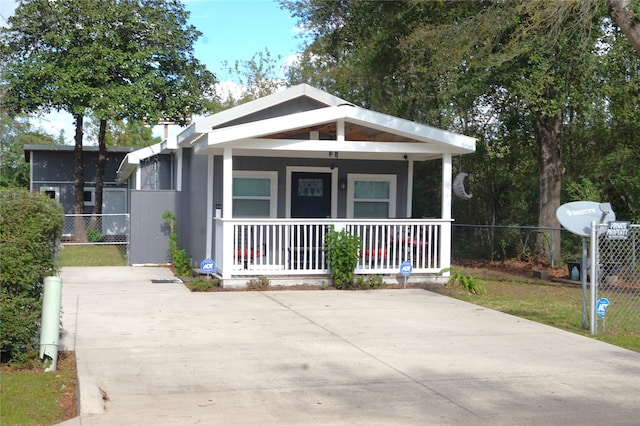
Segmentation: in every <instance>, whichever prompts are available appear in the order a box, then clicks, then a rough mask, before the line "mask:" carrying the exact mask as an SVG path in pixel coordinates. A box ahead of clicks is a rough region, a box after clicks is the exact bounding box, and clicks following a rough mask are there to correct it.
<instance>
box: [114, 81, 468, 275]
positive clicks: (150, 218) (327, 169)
mask: <svg viewBox="0 0 640 426" xmlns="http://www.w3.org/2000/svg"><path fill="white" fill-rule="evenodd" d="M474 150H475V139H473V138H470V137H467V136H463V135H459V134H455V133H451V132H447V131H444V130H439V129H436V128H433V127H429V126H426V125H422V124H418V123H415V122H411V121H407V120H404V119H401V118H398V117H392V116H389V115H385V114H381V113H377V112H374V111H370V110H367V109H364V108H360V107H357V106H355V105H353V104H351V103H349V102H348V101H346V100H343V99H340V98H338V97H335V96H332V95H330V94H328V93H326V92H323V91H321V90H318V89H315V88H313V87H311V86H308V85H305V84H302V85H299V86H295V87H292V88H289V89H287V90H284V91H281V92H278V93H275V94H273V95H270V96H267V97H264V98H261V99H258V100H255V101H253V102H249V103H247V104H243V105H240V106H237V107H234V108H231V109H229V110H226V111H223V112H220V113H217V114H214V115H211V116H208V117H206V118H204V119H202V120H200V121H198V122H195V123H193V124H191V125H190V126H189V127H187V128H186V129H185V130H183V131H182V132H181V133H180V134H178V135H177V136H176V137H175V138H170V139H169V140H165V141H163V142H162V143H161V144H158V145H155V146H152V147H148V148H143V149H141V150H138V151H134V152H131V153H129V154H127V155H126V156H125V158H124V160H123V161H122V163H121V164H120V166H119V169H118V180H119V181H120V182H122V183H125V182H126V183H127V186H128V188H129V197H130V200H129V206H130V211H131V223H132V230H131V262H132V263H133V264H146V263H162V262H166V260H167V257H166V256H167V252H166V249H167V245H166V229H165V227H163V226H162V221H161V220H160V216H161V214H162V212H163V211H164V210H171V211H173V212H175V213H176V216H177V218H178V235H179V240H180V245H181V246H182V247H183V248H185V249H186V250H187V251H188V252H189V254H190V255H191V257H192V259H193V262H194V266H197V265H199V264H200V261H201V260H203V259H205V258H209V259H213V260H214V261H215V264H216V268H215V269H216V275H218V276H219V277H221V278H222V279H223V282H224V284H225V285H234V283H240V282H241V283H246V281H247V277H248V276H258V275H267V276H269V277H270V278H271V279H272V283H274V282H275V283H277V282H278V280H282V281H283V282H284V280H285V277H288V278H294V279H295V280H297V282H301V281H303V280H307V279H311V277H312V276H313V277H316V278H318V277H322V276H325V277H326V275H327V274H328V269H327V266H326V263H325V261H324V254H323V251H322V242H323V236H324V233H325V232H326V231H327V229H329V227H330V226H333V227H334V228H335V229H341V228H346V229H347V230H348V231H349V232H351V233H353V234H357V235H359V236H360V237H361V239H362V250H361V257H360V262H359V264H358V267H357V269H356V273H357V274H381V275H383V276H386V277H387V279H394V280H395V279H397V276H398V275H399V269H400V265H401V264H402V263H403V262H405V261H407V262H410V263H411V264H412V267H413V274H414V275H412V277H415V276H416V275H419V276H421V278H422V279H424V277H425V276H431V277H433V276H434V275H435V274H436V273H437V272H438V271H440V270H441V269H442V268H446V267H448V266H449V265H450V253H451V222H452V217H451V190H452V188H451V186H452V156H454V155H460V154H467V153H471V152H473V151H474ZM416 161H439V162H441V163H442V194H443V195H442V205H441V217H439V218H436V219H412V218H411V206H412V186H413V185H412V183H413V169H414V164H415V162H416ZM305 276H306V277H305Z"/></svg>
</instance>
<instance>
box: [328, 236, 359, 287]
mask: <svg viewBox="0 0 640 426" xmlns="http://www.w3.org/2000/svg"><path fill="white" fill-rule="evenodd" d="M360 246H361V241H360V237H358V236H357V235H351V234H350V233H349V232H348V231H347V230H346V229H342V230H341V231H339V232H338V231H335V230H334V229H333V227H332V228H331V229H330V230H329V231H328V232H327V233H326V234H325V235H324V246H323V248H322V249H323V251H324V253H325V258H326V260H327V265H328V266H329V275H330V276H331V279H332V280H333V285H335V286H336V288H338V289H342V290H347V289H351V288H353V273H354V271H355V269H356V266H358V259H359V252H360Z"/></svg>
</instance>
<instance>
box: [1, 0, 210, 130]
mask: <svg viewBox="0 0 640 426" xmlns="http://www.w3.org/2000/svg"><path fill="white" fill-rule="evenodd" d="M187 18H188V12H187V11H186V10H185V9H184V6H183V5H182V4H181V3H180V2H179V1H177V0H135V1H124V0H57V1H55V2H52V1H49V0H26V1H23V2H21V3H20V6H19V7H18V8H17V9H16V11H15V14H14V15H13V16H11V17H10V18H9V20H8V22H9V26H8V27H6V28H2V29H0V41H1V42H2V47H1V49H2V50H1V53H2V60H3V62H4V64H6V67H5V69H4V72H3V73H2V85H3V86H4V87H3V89H4V90H5V92H6V98H5V107H6V108H8V109H10V110H12V111H20V112H26V113H30V112H33V111H38V110H41V111H50V110H65V111H68V112H69V113H71V114H73V115H74V116H78V115H89V114H93V115H94V116H95V117H97V118H99V119H123V118H132V119H137V120H146V121H147V122H149V123H154V122H157V121H158V120H160V119H168V120H171V121H175V122H179V123H186V122H187V121H188V120H189V117H190V116H191V114H193V113H198V112H201V111H205V110H206V109H207V108H208V107H209V101H208V100H207V99H208V98H210V97H211V96H212V94H213V84H214V83H215V78H214V76H213V74H211V73H210V72H209V71H207V70H206V68H205V67H204V65H202V64H201V63H200V62H199V61H198V60H197V59H196V58H195V57H194V56H193V44H194V42H195V41H196V40H197V38H198V37H199V36H200V33H199V32H198V31H197V30H196V29H195V28H194V27H193V26H191V25H187Z"/></svg>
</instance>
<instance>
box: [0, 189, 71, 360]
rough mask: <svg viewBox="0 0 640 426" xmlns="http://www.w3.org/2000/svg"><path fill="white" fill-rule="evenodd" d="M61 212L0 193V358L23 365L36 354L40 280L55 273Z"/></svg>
mask: <svg viewBox="0 0 640 426" xmlns="http://www.w3.org/2000/svg"><path fill="white" fill-rule="evenodd" d="M62 225H63V211H62V207H61V206H60V205H59V204H58V203H57V202H56V201H54V200H52V199H50V198H48V197H46V196H44V195H43V194H40V193H31V192H28V191H25V190H21V189H0V286H1V287H0V306H2V309H0V353H1V358H2V361H3V362H6V361H16V362H23V361H26V360H27V359H28V358H29V357H30V356H31V355H32V354H33V352H34V351H35V349H36V348H37V346H36V345H37V338H38V333H39V326H40V321H39V320H40V314H41V309H42V289H43V285H44V277H46V276H50V275H54V274H55V273H56V272H57V265H56V250H57V245H58V242H59V241H60V236H61V234H62Z"/></svg>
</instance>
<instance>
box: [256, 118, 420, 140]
mask: <svg viewBox="0 0 640 426" xmlns="http://www.w3.org/2000/svg"><path fill="white" fill-rule="evenodd" d="M311 132H318V133H319V136H320V139H328V140H336V137H337V135H338V125H337V123H335V122H333V123H324V124H319V125H316V126H309V127H307V128H305V129H295V130H287V131H282V132H277V133H272V134H270V135H266V136H265V137H264V138H263V139H309V135H310V134H311ZM345 139H346V140H349V141H367V142H418V140H417V139H414V138H408V137H404V136H398V135H396V134H393V133H391V132H387V131H384V130H378V129H373V128H371V127H366V126H363V125H359V124H355V123H345Z"/></svg>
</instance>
